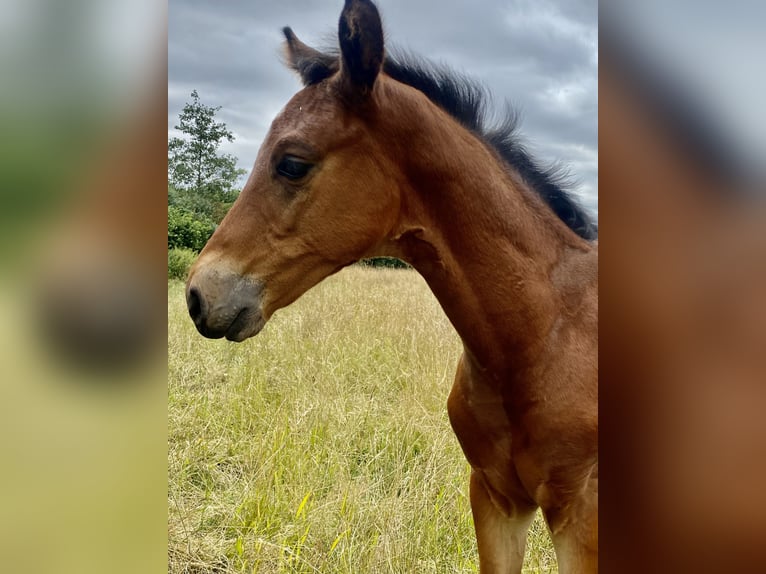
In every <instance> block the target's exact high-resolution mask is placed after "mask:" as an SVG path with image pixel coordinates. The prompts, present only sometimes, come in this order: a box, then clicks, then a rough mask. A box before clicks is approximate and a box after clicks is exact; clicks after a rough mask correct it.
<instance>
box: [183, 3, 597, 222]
mask: <svg viewBox="0 0 766 574" xmlns="http://www.w3.org/2000/svg"><path fill="white" fill-rule="evenodd" d="M378 7H379V9H380V11H381V15H382V17H383V23H384V28H385V30H386V41H387V43H388V45H389V46H394V47H398V48H402V49H406V50H410V51H412V52H414V53H417V54H419V55H421V56H424V57H426V58H429V59H431V60H433V61H436V62H439V63H444V64H447V65H449V66H450V67H452V68H453V69H455V70H457V71H459V72H462V73H465V74H467V75H470V76H472V77H474V78H476V79H477V80H479V81H481V82H482V83H483V84H484V85H485V86H486V87H487V88H488V90H489V91H490V93H491V94H492V98H493V99H492V101H493V102H494V104H495V107H496V108H497V110H498V112H502V109H503V104H504V101H508V102H510V103H511V104H513V105H514V106H515V107H517V108H519V109H520V110H521V112H522V126H521V127H522V130H521V131H522V133H523V135H524V137H525V140H526V142H527V143H528V144H529V146H528V147H529V148H530V150H531V151H533V153H534V154H535V155H536V156H537V157H538V158H540V159H541V160H543V161H546V162H558V163H561V164H563V165H564V166H566V167H568V168H569V170H570V172H571V173H572V176H573V180H574V182H575V186H574V189H575V191H576V192H577V193H578V194H579V195H580V197H581V199H582V202H583V204H584V205H585V206H586V207H587V208H588V209H589V210H591V211H592V212H594V213H596V214H597V213H598V194H597V189H598V126H597V115H598V114H597V97H598V91H597V76H598V57H597V50H598V44H597V22H598V13H597V3H596V1H595V0H577V1H574V0H557V1H553V0H548V1H544V0H538V1H532V0H512V1H507V0H505V1H501V0H485V1H482V2H481V3H472V2H458V1H456V0H451V1H450V0H448V1H446V2H438V3H437V2H433V1H420V2H412V0H378ZM341 8H342V2H340V0H332V1H329V0H282V1H281V2H271V1H266V0H227V1H225V2H209V1H203V0H171V2H170V10H169V40H168V130H169V131H171V132H172V131H173V126H174V125H175V124H176V123H177V118H178V114H179V112H180V111H181V108H182V107H183V105H184V102H186V101H187V100H189V99H190V98H189V94H190V93H191V91H192V90H193V89H197V90H198V91H199V93H200V97H201V99H202V101H203V102H204V103H206V104H208V105H215V106H222V110H221V112H220V117H221V119H222V120H223V121H225V122H226V123H227V124H228V126H229V128H230V129H232V130H233V131H234V134H235V136H236V138H237V140H236V141H235V142H234V143H232V144H227V145H226V147H225V151H226V152H229V153H233V154H234V155H236V156H237V157H238V158H239V164H240V167H243V168H245V169H247V170H249V169H250V168H251V167H252V164H253V162H254V161H255V157H256V154H257V152H258V148H259V147H260V143H261V141H262V139H263V137H264V135H265V134H266V132H267V131H268V128H269V125H270V123H271V120H272V119H273V117H274V116H275V115H276V114H277V113H278V112H279V110H280V109H281V108H282V106H284V104H285V103H286V102H287V101H288V99H289V98H290V97H291V96H292V95H293V94H294V93H295V92H296V91H297V90H298V89H300V84H299V82H298V80H297V78H296V77H294V76H293V74H292V73H291V72H290V71H289V70H287V69H286V68H285V67H284V65H283V64H282V62H281V50H282V41H283V37H282V34H281V28H282V27H283V26H285V25H289V26H291V27H292V28H293V29H294V30H295V32H296V33H297V34H298V36H299V37H300V38H301V39H302V40H303V41H304V42H306V43H309V44H312V45H318V46H321V45H326V44H327V41H328V38H330V39H331V38H333V36H334V33H335V30H336V26H337V19H338V15H339V14H340V10H341Z"/></svg>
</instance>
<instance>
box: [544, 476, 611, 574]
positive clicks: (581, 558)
mask: <svg viewBox="0 0 766 574" xmlns="http://www.w3.org/2000/svg"><path fill="white" fill-rule="evenodd" d="M543 513H544V514H545V517H546V521H547V522H548V527H549V528H550V530H551V538H552V539H553V547H554V548H555V549H556V559H557V561H558V564H559V572H560V574H595V573H597V572H598V477H597V476H590V477H589V478H588V479H587V480H586V481H585V484H584V487H583V489H582V490H581V492H580V493H579V494H578V495H577V496H576V497H575V498H574V499H572V500H571V501H569V502H568V504H566V505H565V506H564V507H563V508H562V507H559V508H555V509H545V508H543Z"/></svg>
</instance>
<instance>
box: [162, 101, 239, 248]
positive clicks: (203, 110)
mask: <svg viewBox="0 0 766 574" xmlns="http://www.w3.org/2000/svg"><path fill="white" fill-rule="evenodd" d="M191 97H192V101H191V102H187V103H186V105H185V106H184V107H183V110H182V111H181V113H180V115H179V122H178V125H176V126H175V128H176V129H177V130H179V131H180V132H181V133H182V134H183V137H173V138H170V139H169V140H168V182H169V185H168V248H169V249H171V248H187V249H193V250H196V251H199V250H200V249H202V247H203V246H204V244H205V242H206V241H207V239H208V238H209V237H210V234H212V232H213V230H214V229H215V226H216V225H217V224H218V223H220V222H221V220H222V219H223V216H224V215H225V214H226V212H227V211H228V210H229V208H230V207H231V205H232V203H234V200H235V199H236V198H237V195H238V191H237V190H236V187H235V186H236V183H237V180H238V179H239V177H240V176H242V175H244V174H245V173H246V172H245V170H243V169H238V168H237V158H236V157H234V156H233V155H231V154H223V153H219V148H220V146H221V143H222V142H223V141H224V140H226V141H229V142H232V141H234V134H233V133H232V132H231V131H230V130H229V129H228V128H227V127H226V124H225V123H223V122H218V121H216V119H215V115H216V113H217V112H218V111H219V110H220V109H221V108H220V106H219V107H212V106H206V105H205V104H203V103H202V102H201V101H200V98H199V94H198V93H197V90H194V91H193V92H192V93H191Z"/></svg>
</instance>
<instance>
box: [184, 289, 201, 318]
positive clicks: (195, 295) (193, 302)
mask: <svg viewBox="0 0 766 574" xmlns="http://www.w3.org/2000/svg"><path fill="white" fill-rule="evenodd" d="M186 305H187V306H188V307H189V315H190V316H191V318H192V320H193V321H194V322H195V323H196V322H197V321H198V320H199V319H200V318H201V317H202V298H201V297H200V294H199V291H198V290H197V288H196V287H192V288H191V289H189V293H188V294H187V296H186Z"/></svg>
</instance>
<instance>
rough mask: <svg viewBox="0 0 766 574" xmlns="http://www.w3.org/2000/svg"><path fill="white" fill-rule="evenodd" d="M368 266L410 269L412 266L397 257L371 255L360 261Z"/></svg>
mask: <svg viewBox="0 0 766 574" xmlns="http://www.w3.org/2000/svg"><path fill="white" fill-rule="evenodd" d="M359 263H360V264H361V265H364V266H366V267H386V268H389V269H410V266H409V265H408V264H407V263H405V262H404V261H402V260H401V259H397V258H396V257H370V258H369V259H362V260H361V261H360V262H359Z"/></svg>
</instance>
